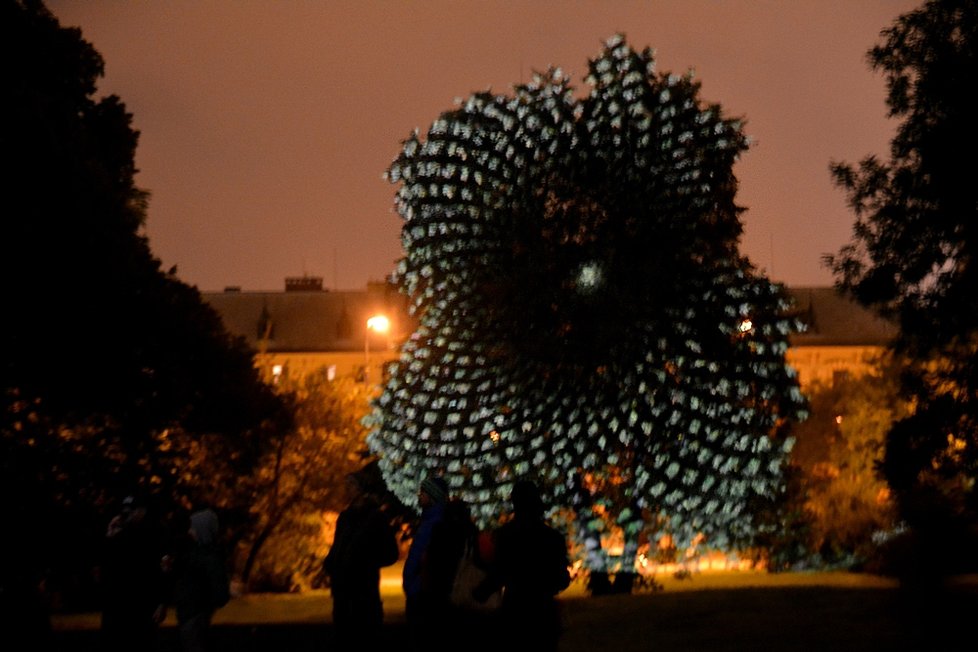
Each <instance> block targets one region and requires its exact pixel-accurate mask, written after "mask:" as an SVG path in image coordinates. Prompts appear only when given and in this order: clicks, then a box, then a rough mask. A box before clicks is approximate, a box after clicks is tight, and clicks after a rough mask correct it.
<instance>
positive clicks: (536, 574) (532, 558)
mask: <svg viewBox="0 0 978 652" xmlns="http://www.w3.org/2000/svg"><path fill="white" fill-rule="evenodd" d="M511 501H512V503H513V513H512V515H511V518H510V519H509V520H507V521H506V522H505V523H504V524H503V525H501V526H500V527H499V528H498V529H496V531H495V532H494V534H493V560H492V563H491V565H490V568H489V575H488V577H487V578H486V580H485V581H484V582H483V583H482V585H480V586H479V588H478V589H476V591H475V595H476V598H478V599H483V600H484V599H487V598H488V596H490V595H491V594H492V593H494V592H496V591H498V590H499V589H500V588H501V589H502V590H503V600H502V606H501V608H500V616H501V619H500V624H501V635H502V637H503V638H502V641H503V642H507V643H510V644H512V646H513V647H514V648H515V649H521V650H523V649H525V650H535V651H542V652H556V650H557V644H558V641H559V639H560V635H561V632H562V629H563V622H562V615H561V612H560V604H559V602H558V601H557V599H556V596H557V594H559V593H560V592H561V591H563V590H564V589H566V588H567V587H568V586H569V585H570V572H569V570H568V568H569V567H570V560H569V559H568V555H567V540H566V538H565V537H564V535H563V534H561V533H560V532H559V531H558V530H556V529H555V528H553V527H552V526H550V524H548V523H547V521H546V520H545V518H544V512H545V509H544V504H543V500H542V499H541V497H540V491H539V489H538V488H537V485H536V484H535V483H534V482H533V481H531V480H517V481H516V483H515V484H514V485H513V492H512V495H511Z"/></svg>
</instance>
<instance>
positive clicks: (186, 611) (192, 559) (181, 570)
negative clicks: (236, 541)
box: [172, 509, 231, 652]
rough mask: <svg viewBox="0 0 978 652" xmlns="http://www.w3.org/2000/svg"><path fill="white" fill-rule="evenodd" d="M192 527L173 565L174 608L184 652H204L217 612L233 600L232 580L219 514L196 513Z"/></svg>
mask: <svg viewBox="0 0 978 652" xmlns="http://www.w3.org/2000/svg"><path fill="white" fill-rule="evenodd" d="M189 525H190V526H189V529H188V530H187V537H186V538H185V540H184V542H183V545H182V546H181V547H180V548H179V549H178V550H177V551H176V554H175V556H174V559H173V561H172V564H173V566H172V573H173V606H174V607H175V609H176V613H177V629H178V631H179V634H180V643H181V645H182V647H183V650H184V652H205V651H206V650H208V649H209V642H208V639H209V636H210V625H211V619H212V618H213V617H214V612H215V611H217V610H218V609H220V608H221V607H223V606H224V605H226V604H227V603H228V600H230V598H231V594H230V580H229V577H228V570H227V560H226V557H225V554H224V550H223V548H222V546H221V541H220V526H219V523H218V518H217V514H216V513H215V512H214V510H212V509H202V510H199V511H196V512H194V513H193V514H191V515H190V524H189Z"/></svg>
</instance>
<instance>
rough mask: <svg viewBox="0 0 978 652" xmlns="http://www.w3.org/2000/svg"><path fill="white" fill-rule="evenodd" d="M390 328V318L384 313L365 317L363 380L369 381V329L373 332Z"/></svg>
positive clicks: (383, 331)
mask: <svg viewBox="0 0 978 652" xmlns="http://www.w3.org/2000/svg"><path fill="white" fill-rule="evenodd" d="M390 328H391V320H390V319H388V318H387V316H386V315H374V316H373V317H370V318H369V319H367V329H366V330H365V331H364V335H363V357H364V367H363V382H364V384H367V383H369V382H370V331H373V332H375V333H386V332H387V331H389V330H390Z"/></svg>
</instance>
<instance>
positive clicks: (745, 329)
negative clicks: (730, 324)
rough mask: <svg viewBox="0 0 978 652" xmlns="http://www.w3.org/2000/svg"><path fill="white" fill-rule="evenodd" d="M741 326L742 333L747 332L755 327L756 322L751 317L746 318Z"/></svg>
mask: <svg viewBox="0 0 978 652" xmlns="http://www.w3.org/2000/svg"><path fill="white" fill-rule="evenodd" d="M739 328H740V332H741V333H747V332H749V331H750V329H752V328H754V322H752V321H751V320H749V319H745V320H744V321H742V322H740V326H739Z"/></svg>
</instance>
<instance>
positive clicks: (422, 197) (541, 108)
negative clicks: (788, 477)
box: [369, 35, 803, 547]
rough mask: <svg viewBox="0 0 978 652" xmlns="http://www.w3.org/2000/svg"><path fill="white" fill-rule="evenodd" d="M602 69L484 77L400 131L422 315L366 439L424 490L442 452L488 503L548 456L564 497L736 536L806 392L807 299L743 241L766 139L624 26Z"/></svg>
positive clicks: (414, 286) (545, 480)
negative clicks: (803, 314) (796, 348)
mask: <svg viewBox="0 0 978 652" xmlns="http://www.w3.org/2000/svg"><path fill="white" fill-rule="evenodd" d="M586 81H587V83H588V84H589V86H590V92H589V93H588V94H587V95H586V96H585V97H584V98H583V99H578V98H577V97H576V96H575V93H574V89H573V88H572V87H571V86H570V84H569V81H568V79H567V78H566V77H565V76H564V74H563V73H562V72H561V71H560V70H559V69H551V70H549V71H548V72H546V73H543V74H537V75H536V76H535V77H534V79H533V81H532V82H531V83H529V84H526V85H520V86H516V87H515V88H514V93H513V94H512V95H510V96H506V95H493V94H490V93H478V94H475V95H472V96H471V97H469V98H468V99H466V100H464V101H462V102H461V103H460V105H459V106H458V108H457V109H455V110H453V111H449V112H446V113H444V114H442V115H441V116H440V117H439V118H438V119H437V120H435V121H434V123H433V124H432V125H431V127H430V128H429V130H428V132H427V136H426V137H424V138H422V137H421V135H420V134H418V133H416V134H414V135H413V136H411V137H410V138H408V139H407V140H406V141H405V142H404V143H403V148H402V150H401V153H400V155H399V156H398V157H397V159H396V160H395V161H394V163H393V164H392V165H391V167H390V169H389V178H390V180H391V181H392V182H394V183H398V184H400V188H399V190H398V193H397V202H396V203H397V208H398V211H399V213H400V215H401V216H402V217H403V218H404V220H405V224H404V228H403V231H402V237H403V244H404V249H405V252H406V255H405V257H404V259H403V260H402V261H401V262H400V264H399V268H398V273H397V281H398V282H399V283H400V285H401V287H402V289H403V290H404V292H405V293H407V294H408V295H409V296H410V297H411V300H412V305H413V309H414V310H415V312H416V314H417V316H418V317H419V322H420V327H419V329H418V330H417V331H416V332H415V333H414V335H413V336H412V337H411V338H410V339H409V341H408V342H407V344H406V345H405V346H404V348H403V349H402V357H401V361H400V363H399V364H398V365H396V366H395V367H394V368H393V370H392V372H391V378H390V381H389V382H388V383H387V385H386V387H385V391H384V393H383V395H382V396H381V397H380V398H379V399H378V401H377V402H376V403H375V406H376V410H375V412H374V415H373V421H372V425H373V427H374V431H373V432H372V434H371V438H370V440H369V441H370V443H371V446H372V449H373V450H374V451H375V452H377V453H378V455H379V456H380V465H381V468H382V469H383V471H384V473H385V476H386V478H387V480H388V482H389V484H390V485H391V488H392V489H393V490H394V491H395V492H396V493H397V494H398V496H399V497H400V498H401V500H402V501H403V502H405V503H406V504H408V505H414V504H415V501H416V498H415V494H416V490H417V486H418V482H419V481H420V480H421V478H422V477H424V475H425V474H427V473H432V472H439V473H442V474H444V475H445V476H446V478H447V479H448V481H449V484H450V486H451V489H452V491H453V493H455V494H457V495H459V496H461V497H463V498H465V499H466V500H468V501H469V502H470V503H471V504H472V505H473V506H474V508H475V510H474V511H475V512H476V513H477V515H478V517H479V518H480V520H482V521H491V520H492V519H494V518H496V517H498V515H499V514H501V513H503V512H504V511H505V501H506V500H507V499H508V492H509V488H510V487H511V486H512V483H513V481H514V480H515V479H516V478H518V477H521V476H527V475H533V476H536V477H537V479H538V480H539V482H540V484H541V486H542V487H543V488H544V490H545V491H546V493H547V497H548V499H550V500H551V501H552V503H553V504H555V505H562V506H565V507H569V506H572V505H583V504H584V502H586V503H588V504H589V505H592V506H593V505H595V504H596V503H598V502H603V503H607V507H608V509H606V510H604V513H609V512H610V513H611V514H612V518H613V519H619V520H622V521H623V522H628V523H630V524H633V523H635V522H636V516H638V520H643V519H644V520H645V522H656V523H665V524H666V528H665V529H667V530H668V531H669V532H670V533H672V534H673V535H674V536H675V538H676V540H677V542H679V543H680V545H688V543H689V542H690V541H692V540H693V539H694V538H696V537H697V536H699V535H702V534H705V535H706V536H707V538H708V539H709V540H710V541H711V543H712V544H714V545H717V546H720V547H723V546H725V545H729V544H731V543H732V542H733V541H735V540H743V539H746V538H749V537H750V535H751V534H752V533H753V531H754V529H753V528H754V527H755V524H754V523H752V522H751V518H750V512H751V509H752V508H751V506H750V505H751V504H752V502H753V501H756V500H767V499H770V498H771V497H773V496H775V495H777V494H778V492H779V491H780V485H781V476H780V473H781V468H782V462H783V461H784V459H785V455H786V450H787V448H788V445H787V443H786V442H785V441H783V440H781V439H779V438H778V437H776V436H773V435H774V434H775V432H776V431H777V429H778V428H779V426H780V425H782V424H783V422H784V421H785V420H788V419H792V418H797V417H799V416H800V415H801V414H802V412H803V400H802V397H801V395H800V393H799V392H798V388H797V384H796V382H795V379H794V378H793V375H792V373H791V371H790V370H789V369H788V368H787V367H786V365H785V362H784V353H785V351H786V349H787V338H788V335H789V333H791V332H792V331H793V330H794V329H795V328H796V327H797V323H796V322H795V321H794V320H793V319H792V318H791V317H790V315H788V313H787V309H788V306H789V300H788V298H787V296H786V294H785V293H784V291H783V288H781V287H779V286H777V285H775V284H773V283H771V282H769V281H767V280H766V279H764V278H763V277H761V276H759V275H757V274H756V272H755V271H754V269H753V267H752V266H751V264H750V263H749V261H748V260H747V259H746V258H744V257H742V256H740V255H739V253H738V251H737V239H738V237H739V235H740V233H741V224H740V220H739V215H740V213H741V210H742V209H741V208H740V207H738V206H737V205H736V204H735V201H734V198H735V193H736V188H737V182H736V179H735V177H734V176H733V174H732V166H733V163H734V161H735V160H736V159H737V157H738V156H739V154H740V153H741V152H742V151H743V150H745V149H746V148H747V144H748V143H747V138H746V137H745V136H744V135H743V133H742V131H741V127H742V125H741V122H740V121H739V120H735V119H729V118H726V117H724V116H723V114H722V111H721V109H720V107H719V106H717V105H710V104H706V103H704V102H702V101H701V100H700V98H699V96H698V93H699V84H698V82H696V81H694V80H693V79H692V76H691V75H687V76H679V75H673V74H666V73H657V72H656V70H655V62H654V59H653V55H652V52H651V50H649V49H646V50H645V51H642V52H636V51H634V50H632V49H631V48H630V47H629V46H628V45H627V44H626V42H625V39H624V37H623V36H621V35H619V36H615V37H613V38H611V39H609V40H608V42H607V43H606V46H605V48H604V49H603V51H602V52H601V54H600V56H598V57H597V58H596V59H594V60H593V61H591V62H590V73H589V75H588V76H587V79H586ZM584 493H586V494H588V498H587V499H586V500H584V501H583V502H582V495H583V494H584ZM582 509H585V508H583V507H582ZM582 513H583V512H582ZM643 514H644V515H645V516H644V517H643V516H642V515H643ZM631 533H632V534H633V535H634V534H635V532H634V528H632V531H631Z"/></svg>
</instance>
